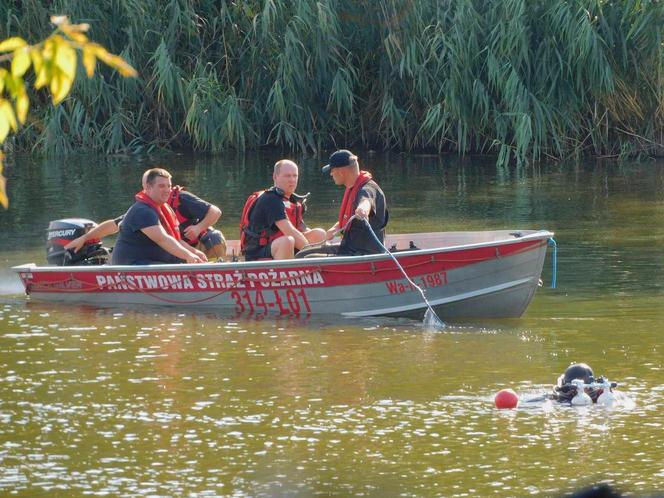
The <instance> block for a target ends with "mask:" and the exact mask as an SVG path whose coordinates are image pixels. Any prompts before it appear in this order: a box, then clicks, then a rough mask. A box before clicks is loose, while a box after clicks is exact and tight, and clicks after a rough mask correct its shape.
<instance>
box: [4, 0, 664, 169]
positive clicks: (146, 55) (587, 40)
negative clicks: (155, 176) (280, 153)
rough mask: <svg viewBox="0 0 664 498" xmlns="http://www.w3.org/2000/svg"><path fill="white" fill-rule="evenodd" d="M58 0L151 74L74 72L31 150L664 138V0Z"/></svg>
mask: <svg viewBox="0 0 664 498" xmlns="http://www.w3.org/2000/svg"><path fill="white" fill-rule="evenodd" d="M53 4H54V5H52V6H51V7H49V8H58V9H59V10H61V11H63V12H67V13H68V14H70V15H71V16H72V18H75V19H80V20H88V19H94V26H95V30H96V32H95V38H96V39H97V40H99V41H100V42H101V43H102V44H103V45H104V46H107V47H109V48H110V49H111V50H113V51H114V52H117V53H121V55H122V56H123V57H124V58H125V59H127V60H128V61H130V62H131V63H132V64H134V65H135V66H136V67H138V68H139V69H140V72H141V74H142V75H144V77H143V79H136V80H124V79H122V78H117V77H115V76H109V75H106V74H97V75H95V77H93V78H92V79H89V80H84V79H81V80H77V82H76V84H75V87H74V89H73V91H72V93H71V97H70V98H68V99H66V100H65V101H64V102H63V105H62V106H61V107H59V108H58V110H52V111H50V112H47V113H40V116H41V117H39V118H37V117H35V118H34V120H33V121H32V123H31V125H30V126H27V127H25V128H24V130H23V132H22V133H21V134H20V135H19V136H18V137H17V138H16V140H15V142H14V144H13V145H14V147H15V148H18V149H30V148H31V147H37V148H38V149H43V150H46V151H47V152H65V151H71V150H101V151H106V152H131V151H142V150H146V149H152V148H155V147H169V148H185V149H195V150H201V151H220V150H223V149H227V148H235V149H239V150H243V149H245V148H248V147H259V146H263V145H270V146H277V147H283V148H286V149H299V150H302V151H313V152H318V151H320V150H321V149H322V148H330V147H335V146H341V145H343V146H348V147H353V146H357V147H364V148H375V147H380V148H394V149H400V150H413V149H419V150H432V151H437V152H447V151H453V152H457V153H459V154H467V153H490V154H496V155H497V157H498V161H499V162H500V163H505V162H508V161H510V160H516V161H518V162H529V161H533V160H538V159H540V158H542V157H551V158H565V157H570V156H579V155H583V154H593V155H597V156H617V155H632V154H661V153H662V151H663V145H662V144H663V142H664V140H663V136H664V129H663V123H664V119H663V118H664V116H663V114H664V55H663V54H664V47H663V45H662V42H663V39H662V38H663V37H662V33H663V31H662V26H663V25H664V4H663V3H662V2H659V1H656V0H621V1H620V2H615V1H607V0H549V1H542V0H534V1H527V0H501V1H489V0H417V1H415V0H243V1H241V2H240V1H229V0H221V1H220V0H198V1H197V2H190V1H187V0H117V1H113V2H89V1H88V0H56V1H54V2H53ZM45 16H46V13H45V12H44V10H43V7H41V3H40V2H39V1H38V0H5V2H3V4H2V6H0V20H2V22H3V27H2V28H0V29H5V30H6V32H7V33H9V32H12V33H14V32H16V33H21V34H23V35H24V36H26V37H27V36H32V35H34V34H35V33H36V34H38V33H41V32H42V31H43V29H44V26H45V19H46V17H45ZM0 34H2V31H0ZM44 105H45V103H44V102H39V103H38V104H37V107H42V106H44ZM35 144H36V145H35Z"/></svg>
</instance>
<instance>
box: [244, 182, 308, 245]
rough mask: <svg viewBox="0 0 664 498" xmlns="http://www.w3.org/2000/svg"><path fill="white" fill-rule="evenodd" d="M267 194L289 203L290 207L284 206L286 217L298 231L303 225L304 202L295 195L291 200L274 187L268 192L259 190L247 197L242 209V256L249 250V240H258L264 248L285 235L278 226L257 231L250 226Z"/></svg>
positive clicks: (261, 228)
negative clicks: (261, 197)
mask: <svg viewBox="0 0 664 498" xmlns="http://www.w3.org/2000/svg"><path fill="white" fill-rule="evenodd" d="M265 193H273V194H274V195H277V196H279V198H280V199H282V200H284V201H287V202H288V203H289V205H288V206H284V209H285V210H286V216H287V217H288V219H289V220H290V222H291V223H292V224H293V226H294V227H295V228H296V229H298V230H299V228H298V227H299V226H300V225H301V224H302V215H303V214H304V206H303V205H302V202H300V201H299V200H297V199H296V197H295V196H294V195H292V196H291V197H290V198H287V197H285V196H284V195H283V194H281V193H279V192H277V189H276V188H275V187H272V188H270V189H268V190H258V191H256V192H254V193H253V194H251V195H250V196H249V197H247V200H246V201H245V203H244V207H243V208H242V216H241V217H240V252H241V253H242V254H244V253H245V252H246V249H247V245H248V240H247V238H253V239H257V240H258V247H263V246H266V245H268V244H269V243H270V242H272V241H273V240H276V239H278V238H279V237H281V236H283V235H284V234H283V232H282V231H281V230H279V229H278V228H277V227H276V226H269V227H259V228H258V229H256V228H255V227H252V226H251V225H250V222H249V218H250V216H251V212H252V211H253V209H254V206H255V205H256V202H257V201H258V198H259V197H260V196H261V195H263V194H265ZM298 197H299V196H298Z"/></svg>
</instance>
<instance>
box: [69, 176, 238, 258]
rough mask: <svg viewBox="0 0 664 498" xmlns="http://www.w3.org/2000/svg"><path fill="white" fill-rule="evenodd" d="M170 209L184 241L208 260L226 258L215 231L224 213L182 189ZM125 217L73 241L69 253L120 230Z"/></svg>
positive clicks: (175, 190) (176, 192) (173, 196)
mask: <svg viewBox="0 0 664 498" xmlns="http://www.w3.org/2000/svg"><path fill="white" fill-rule="evenodd" d="M150 171H151V170H148V171H146V172H145V173H144V174H143V180H142V184H143V189H144V190H145V188H146V177H147V175H148V173H149V172H150ZM167 202H168V205H169V206H171V208H173V211H174V212H175V215H176V217H177V219H178V222H179V230H180V237H181V238H182V240H184V241H185V242H187V243H188V244H189V245H191V246H193V247H195V248H196V249H198V250H200V251H202V252H203V253H205V255H206V257H207V258H208V259H212V258H217V259H223V258H224V257H226V240H225V239H224V236H223V234H222V233H221V232H220V231H219V230H216V229H214V228H213V227H212V225H214V224H215V223H216V222H217V220H219V218H220V216H221V209H219V208H218V207H217V206H215V205H214V204H210V203H209V202H207V201H204V200H203V199H201V198H200V197H197V196H196V195H194V194H192V193H191V192H188V191H186V190H185V189H183V188H182V187H180V186H179V185H174V186H173V187H171V193H170V195H169V197H168V201H167ZM123 218H124V215H122V216H119V217H117V218H115V219H111V220H106V221H104V222H102V223H100V224H99V225H97V226H96V227H94V228H93V229H92V230H90V231H89V232H87V233H85V234H83V235H82V236H80V237H78V238H77V239H74V240H72V241H71V242H69V244H67V245H66V246H65V249H70V250H73V251H74V252H78V251H79V250H80V249H81V248H82V247H83V246H84V245H85V243H86V242H88V241H89V240H99V239H103V238H104V237H106V236H108V235H113V234H114V233H117V232H118V231H119V230H120V223H121V222H122V219H123Z"/></svg>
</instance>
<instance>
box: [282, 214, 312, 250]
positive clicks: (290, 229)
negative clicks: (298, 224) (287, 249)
mask: <svg viewBox="0 0 664 498" xmlns="http://www.w3.org/2000/svg"><path fill="white" fill-rule="evenodd" d="M275 225H277V228H278V229H279V230H281V233H283V234H284V235H291V236H292V237H293V238H294V239H295V249H302V248H303V247H304V246H306V245H307V244H308V243H309V241H308V240H307V238H306V237H305V236H304V235H302V232H300V231H299V230H298V229H297V228H295V227H294V226H293V224H292V223H291V222H290V220H289V219H288V218H286V219H285V220H279V221H277V222H276V223H275Z"/></svg>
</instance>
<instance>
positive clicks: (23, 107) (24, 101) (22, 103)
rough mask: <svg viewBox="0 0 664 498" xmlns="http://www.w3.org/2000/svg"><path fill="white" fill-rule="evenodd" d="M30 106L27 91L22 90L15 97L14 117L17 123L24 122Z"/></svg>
mask: <svg viewBox="0 0 664 498" xmlns="http://www.w3.org/2000/svg"><path fill="white" fill-rule="evenodd" d="M29 108H30V99H29V98H28V94H27V92H23V93H22V94H20V95H19V96H18V97H16V117H18V121H19V123H21V124H23V123H25V118H27V117H28V109H29Z"/></svg>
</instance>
